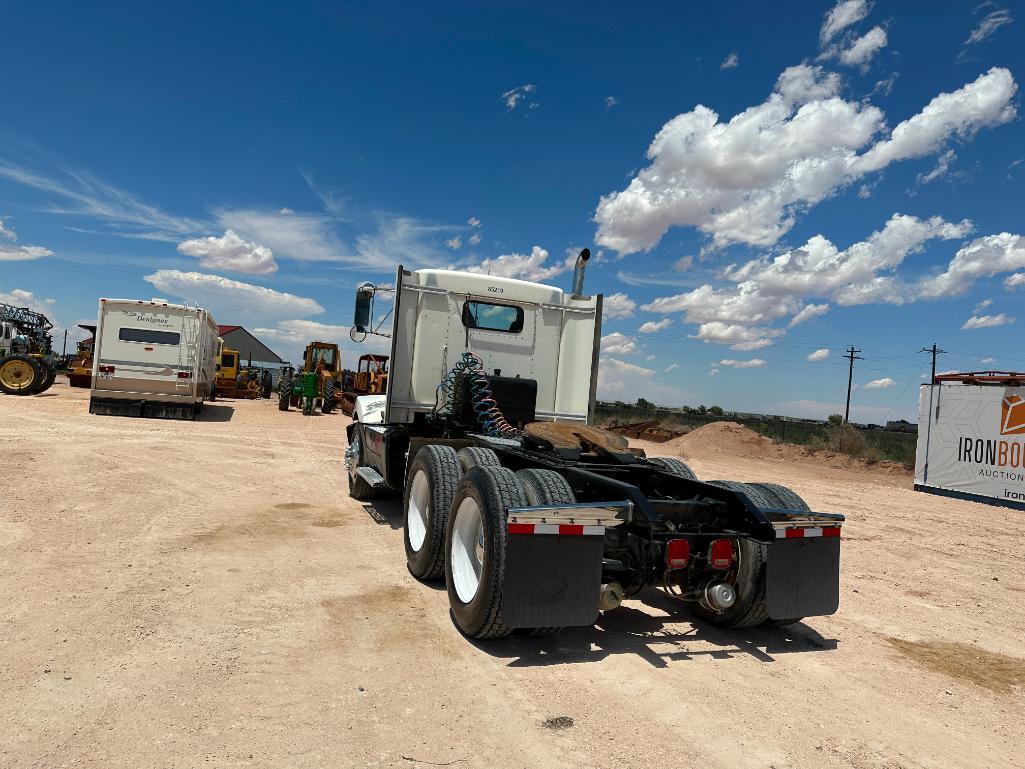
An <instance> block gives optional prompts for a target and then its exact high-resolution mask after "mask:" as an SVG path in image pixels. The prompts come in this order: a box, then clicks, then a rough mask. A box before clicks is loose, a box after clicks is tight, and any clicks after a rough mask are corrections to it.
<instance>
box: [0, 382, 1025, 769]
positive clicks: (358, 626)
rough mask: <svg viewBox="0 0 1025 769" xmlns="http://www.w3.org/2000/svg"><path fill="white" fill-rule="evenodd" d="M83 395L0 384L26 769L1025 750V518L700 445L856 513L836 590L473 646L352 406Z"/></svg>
mask: <svg viewBox="0 0 1025 769" xmlns="http://www.w3.org/2000/svg"><path fill="white" fill-rule="evenodd" d="M87 401H88V391H86V390H72V389H70V388H68V387H67V386H66V384H63V383H58V384H57V385H56V386H55V387H54V388H53V389H52V390H51V391H50V392H49V393H46V394H44V395H42V396H38V397H32V398H15V397H12V396H0V449H2V457H3V464H4V480H3V481H2V482H0V486H2V488H0V686H2V691H3V696H2V697H0V724H2V728H0V766H3V767H46V768H47V769H49V768H50V767H63V766H68V767H104V768H110V767H131V768H132V769H139V768H140V767H207V766H209V767H235V766H240V767H250V766H252V767H274V768H275V769H280V768H281V767H410V768H413V767H430V766H439V765H451V766H455V767H500V768H504V767H542V766H543V767H549V766H552V767H602V768H604V767H609V768H610V769H611V768H612V767H617V768H618V767H644V768H645V769H651V768H653V767H662V766H674V767H692V766H693V767H709V768H716V769H718V768H720V767H721V768H722V769H735V768H736V767H765V768H768V767H775V768H776V769H783V767H794V768H798V767H800V768H802V769H803V768H804V767H858V768H859V769H860V768H861V767H865V768H866V769H867V768H876V767H885V768H887V769H893V768H896V767H966V768H968V767H970V768H971V769H977V768H978V767H982V766H985V767H987V768H988V769H995V768H996V767H1021V766H1022V765H1023V764H1025V758H1023V756H1025V728H1023V724H1022V721H1023V715H1025V648H1023V641H1022V639H1023V638H1025V540H1023V537H1022V533H1021V532H1022V523H1023V520H1022V518H1023V516H1025V514H1022V513H1017V512H1012V511H1007V510H1002V509H1000V508H991V507H987V506H984V505H978V504H972V503H968V502H960V501H956V500H948V499H943V498H939V497H933V496H928V495H923V494H918V493H915V492H913V491H911V490H910V485H911V479H910V477H899V476H887V475H882V474H878V473H876V474H869V473H865V472H855V471H849V470H843V469H836V468H829V467H823V466H817V465H811V464H802V463H799V462H791V461H782V460H778V459H771V458H769V459H766V458H757V457H755V458H752V457H734V456H730V455H729V453H728V452H716V453H714V454H709V455H707V456H701V455H694V456H690V457H688V461H689V462H690V463H691V464H692V466H693V467H694V469H695V471H696V472H697V473H698V475H699V477H702V478H707V479H713V478H732V479H737V480H747V481H754V480H762V481H775V482H778V483H783V484H786V485H788V486H791V487H793V488H794V489H795V490H796V491H797V492H798V493H799V494H801V495H802V496H804V497H805V499H807V501H808V502H809V503H810V504H811V505H812V507H813V508H814V509H819V510H823V511H835V512H843V513H846V514H847V515H848V523H847V525H846V526H845V527H844V535H843V566H842V586H841V607H840V611H839V613H838V614H836V615H835V616H832V617H817V618H812V619H809V620H807V621H806V622H804V623H800V624H798V625H796V626H793V627H791V628H786V629H782V630H760V629H759V630H747V631H723V630H718V629H715V628H712V627H709V626H706V625H703V624H701V623H698V622H696V621H694V620H693V619H692V618H691V616H690V615H689V614H688V612H687V610H686V609H685V608H682V607H680V606H678V605H677V604H676V603H675V602H674V601H672V600H671V599H669V598H668V597H666V596H665V595H663V594H661V593H658V592H654V591H653V592H651V593H646V594H644V595H643V596H642V598H641V600H633V601H629V602H627V604H625V605H624V607H623V608H620V609H618V610H616V611H614V612H610V613H609V614H607V615H605V616H603V617H602V618H601V619H600V620H599V622H598V624H597V625H595V626H594V627H589V628H578V629H573V630H569V631H566V632H564V633H563V634H561V635H559V636H556V637H554V638H548V639H529V638H522V637H517V638H512V639H508V640H505V641H501V642H488V643H473V642H470V641H468V640H466V639H465V638H463V637H462V636H461V635H460V634H459V633H458V631H457V630H456V629H455V628H454V626H453V625H452V622H451V620H450V619H449V614H448V604H447V597H446V595H445V592H444V589H443V587H442V586H439V585H425V584H421V583H419V582H417V581H416V580H414V579H413V578H412V577H410V576H409V574H408V572H407V571H406V569H405V563H404V555H403V548H402V532H401V529H400V528H399V526H400V516H399V511H398V505H397V504H396V503H395V502H390V503H386V502H382V503H375V505H374V506H369V505H364V504H361V503H357V502H355V501H354V500H351V499H349V497H348V495H347V493H346V487H345V477H344V471H343V465H342V451H343V449H344V446H345V435H344V426H345V424H346V423H347V421H348V418H347V417H345V416H343V415H341V414H334V415H331V416H326V417H325V416H315V417H303V416H301V415H300V414H297V413H296V412H294V411H292V412H290V413H281V412H279V411H278V410H277V407H276V403H272V402H270V401H222V402H219V403H218V404H215V405H210V406H208V407H207V409H206V411H205V413H204V415H203V418H202V420H201V421H198V422H195V423H193V422H169V421H154V420H140V419H125V418H115V417H97V416H91V415H89V414H88V413H87ZM645 448H646V449H648V450H649V451H650V453H652V454H658V453H659V451H660V449H659V446H658V445H656V444H647V445H645Z"/></svg>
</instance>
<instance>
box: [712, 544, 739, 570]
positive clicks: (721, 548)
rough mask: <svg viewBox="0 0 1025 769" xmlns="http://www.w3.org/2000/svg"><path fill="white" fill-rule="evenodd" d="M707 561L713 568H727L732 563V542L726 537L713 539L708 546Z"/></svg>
mask: <svg viewBox="0 0 1025 769" xmlns="http://www.w3.org/2000/svg"><path fill="white" fill-rule="evenodd" d="M708 563H709V565H711V567H712V568H713V569H728V568H730V564H732V563H733V543H732V542H730V540H728V539H714V540H712V544H711V546H710V547H709V548H708Z"/></svg>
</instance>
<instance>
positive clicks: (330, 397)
mask: <svg viewBox="0 0 1025 769" xmlns="http://www.w3.org/2000/svg"><path fill="white" fill-rule="evenodd" d="M341 360H342V356H341V352H340V351H339V349H338V345H336V344H332V343H330V342H311V343H310V344H308V345H307V346H306V350H305V351H304V352H303V365H302V368H300V369H298V370H297V369H294V368H293V367H291V366H285V367H284V368H283V369H282V370H281V381H280V382H279V385H278V408H279V409H281V410H282V411H288V408H289V406H295V407H296V408H301V409H302V412H303V413H304V414H306V415H310V414H312V413H313V412H314V411H316V410H317V409H318V408H319V409H320V412H321V413H322V414H330V413H331V412H332V411H333V410H334V407H335V406H336V405H338V403H339V402H340V400H341V396H342V366H341Z"/></svg>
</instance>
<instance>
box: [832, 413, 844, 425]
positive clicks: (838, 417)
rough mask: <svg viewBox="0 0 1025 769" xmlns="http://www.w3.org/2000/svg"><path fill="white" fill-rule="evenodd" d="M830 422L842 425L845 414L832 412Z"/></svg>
mask: <svg viewBox="0 0 1025 769" xmlns="http://www.w3.org/2000/svg"><path fill="white" fill-rule="evenodd" d="M829 424H831V425H842V424H843V414H830V415H829Z"/></svg>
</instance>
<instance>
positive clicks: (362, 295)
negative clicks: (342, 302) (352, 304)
mask: <svg viewBox="0 0 1025 769" xmlns="http://www.w3.org/2000/svg"><path fill="white" fill-rule="evenodd" d="M373 301H374V287H373V286H372V285H369V284H364V285H362V286H360V287H359V288H357V289H356V310H355V312H353V318H352V325H353V326H355V327H356V330H357V331H359V332H360V333H364V332H366V330H367V329H368V328H369V327H370V312H371V307H372V305H373Z"/></svg>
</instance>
